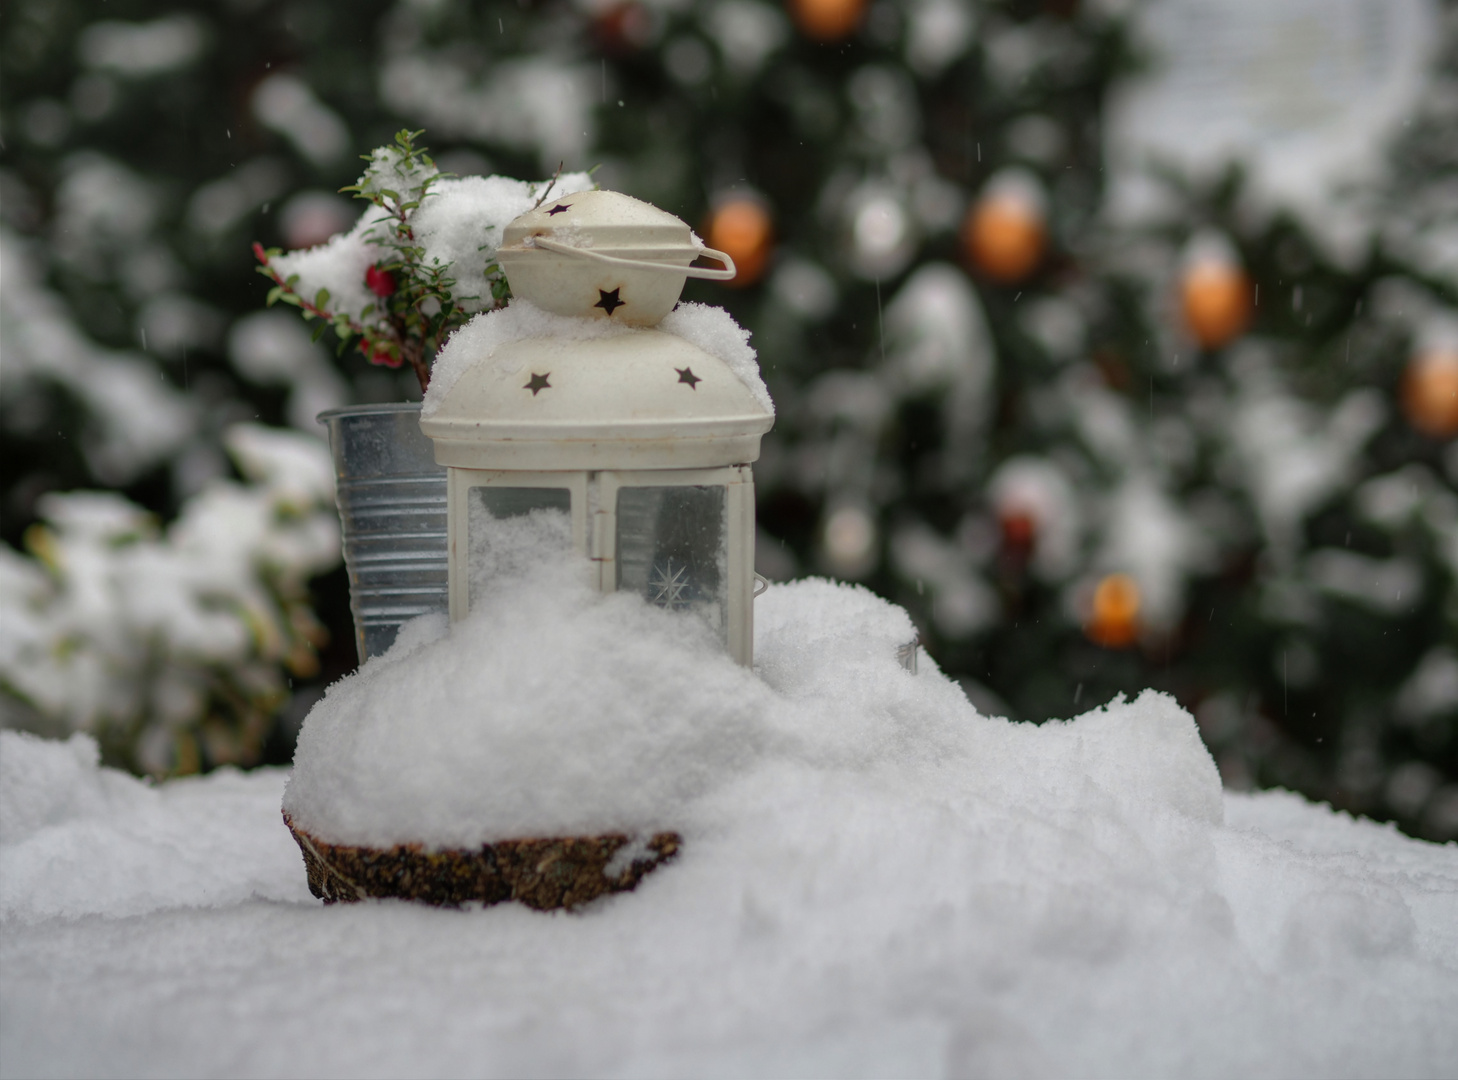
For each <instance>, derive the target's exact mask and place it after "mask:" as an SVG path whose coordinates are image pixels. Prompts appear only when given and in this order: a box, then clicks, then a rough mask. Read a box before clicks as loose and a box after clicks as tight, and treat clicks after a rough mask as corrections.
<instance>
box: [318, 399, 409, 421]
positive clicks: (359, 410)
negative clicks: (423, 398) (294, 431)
mask: <svg viewBox="0 0 1458 1080" xmlns="http://www.w3.org/2000/svg"><path fill="white" fill-rule="evenodd" d="M419 411H420V402H418V401H378V402H375V403H374V404H371V405H341V406H339V408H337V409H325V410H324V411H323V412H321V413H320V414H319V415H318V416H316V417H314V419H315V420H316V421H318V422H319V423H321V424H323V423H326V422H328V421H329V420H331V419H333V418H334V417H336V416H360V415H362V414H366V415H367V414H369V413H392V412H419Z"/></svg>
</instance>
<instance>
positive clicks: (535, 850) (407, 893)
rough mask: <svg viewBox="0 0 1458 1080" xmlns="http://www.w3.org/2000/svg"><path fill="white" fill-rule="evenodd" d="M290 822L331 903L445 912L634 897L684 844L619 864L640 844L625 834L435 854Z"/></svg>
mask: <svg viewBox="0 0 1458 1080" xmlns="http://www.w3.org/2000/svg"><path fill="white" fill-rule="evenodd" d="M284 824H286V825H287V826H288V827H289V832H290V833H292V834H293V837H294V841H295V842H296V843H297V844H298V845H299V850H300V851H302V852H303V853H304V867H305V869H306V870H307V871H308V875H309V891H310V892H311V893H313V894H314V895H315V896H317V897H318V898H319V899H321V900H323V901H324V902H325V903H326V904H333V903H338V902H346V903H350V902H354V901H357V900H364V899H367V898H376V899H384V898H396V899H404V900H419V901H421V902H423V903H426V904H435V905H438V906H443V907H458V906H460V905H461V904H465V903H468V902H471V901H478V902H480V903H483V904H499V903H501V902H502V901H504V900H516V901H519V902H520V903H523V904H526V905H527V906H528V907H532V908H536V909H537V910H538V911H549V910H552V909H555V908H575V907H579V906H580V905H582V904H586V903H588V902H589V901H592V900H596V899H597V898H598V897H599V896H605V895H607V894H608V893H617V892H629V891H631V890H632V889H634V888H636V887H637V885H638V882H640V881H642V880H643V878H644V876H645V875H647V874H649V873H651V872H652V871H653V870H655V869H657V868H658V867H659V866H661V865H663V864H664V863H666V862H668V861H669V860H670V859H672V858H673V857H674V856H675V855H677V854H678V849H679V847H680V846H681V845H682V844H683V838H682V837H681V836H679V834H678V833H675V832H661V833H655V834H654V835H653V837H652V838H651V839H650V840H649V841H648V842H647V844H645V845H643V848H642V850H641V851H639V852H634V853H633V854H632V857H631V858H622V859H618V860H616V863H615V860H614V856H616V855H618V853H619V852H620V851H622V849H623V848H624V847H625V846H626V845H627V844H629V843H630V842H631V839H632V838H631V837H629V836H627V835H626V834H624V833H604V834H603V835H601V836H558V837H549V838H542V839H532V840H498V841H496V842H495V843H491V844H483V845H482V846H481V847H479V848H475V849H471V850H459V849H447V850H444V851H427V850H426V849H425V847H424V845H422V844H397V845H395V846H394V847H390V848H373V847H356V846H353V845H349V844H331V843H329V842H327V841H325V840H321V839H319V838H318V837H317V836H313V835H311V834H309V833H307V832H305V831H304V830H303V829H300V828H297V827H296V826H295V825H294V823H293V821H292V820H290V818H289V816H288V814H285V815H284ZM624 854H627V853H624ZM610 865H611V866H612V869H611V872H609V866H610Z"/></svg>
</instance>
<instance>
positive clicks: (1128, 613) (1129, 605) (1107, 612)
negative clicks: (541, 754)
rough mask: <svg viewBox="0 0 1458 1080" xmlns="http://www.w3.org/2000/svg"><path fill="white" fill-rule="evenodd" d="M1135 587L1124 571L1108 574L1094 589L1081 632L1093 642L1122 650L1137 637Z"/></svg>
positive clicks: (1137, 589) (1136, 591)
mask: <svg viewBox="0 0 1458 1080" xmlns="http://www.w3.org/2000/svg"><path fill="white" fill-rule="evenodd" d="M1139 603H1140V600H1139V586H1138V584H1136V583H1135V581H1134V579H1133V578H1132V577H1130V576H1129V575H1128V574H1109V575H1107V576H1105V577H1103V578H1101V579H1100V580H1099V583H1098V585H1097V586H1096V587H1095V588H1094V592H1093V604H1092V607H1091V610H1090V612H1089V618H1088V623H1087V624H1086V625H1085V626H1084V633H1086V634H1087V635H1088V637H1089V640H1091V641H1093V642H1094V643H1095V644H1098V645H1102V646H1104V647H1105V648H1109V649H1122V648H1125V647H1126V646H1128V645H1132V644H1133V643H1134V639H1135V638H1136V637H1138V636H1139Z"/></svg>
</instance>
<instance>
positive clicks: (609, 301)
mask: <svg viewBox="0 0 1458 1080" xmlns="http://www.w3.org/2000/svg"><path fill="white" fill-rule="evenodd" d="M622 291H623V290H622V286H619V287H618V288H616V289H614V290H612V291H611V292H609V291H608V290H607V289H598V290H597V292H598V295H599V296H601V297H602V299H601V300H599V301H598V302H597V303H595V304H593V305H592V306H593V307H600V308H602V309H603V310H604V311H606V312H607V313H608V315H609V316H611V315H612V313H613V312H614V311H616V310H617V309H618V308H620V307H622V306H623V305H624V304H626V303H627V301H626V300H619V299H618V293H620V292H622Z"/></svg>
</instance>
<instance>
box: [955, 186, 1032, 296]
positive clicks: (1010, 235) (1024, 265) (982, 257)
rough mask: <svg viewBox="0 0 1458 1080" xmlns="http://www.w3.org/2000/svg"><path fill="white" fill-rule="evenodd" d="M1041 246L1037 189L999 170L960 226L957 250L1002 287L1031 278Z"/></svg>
mask: <svg viewBox="0 0 1458 1080" xmlns="http://www.w3.org/2000/svg"><path fill="white" fill-rule="evenodd" d="M1047 242H1048V231H1047V213H1046V211H1045V209H1044V196H1043V191H1042V188H1041V186H1040V185H1039V184H1038V181H1037V180H1036V179H1035V178H1034V177H1033V176H1032V175H1031V174H1028V173H1024V172H1022V171H1021V170H1005V171H1004V172H1002V173H999V174H997V175H996V176H994V177H993V178H992V179H991V180H989V181H988V183H987V186H986V187H985V188H983V190H982V194H981V195H980V196H979V197H978V198H977V201H976V202H974V203H973V204H972V208H971V209H970V210H968V211H967V217H966V219H965V220H964V221H963V222H962V246H963V248H964V249H965V250H966V252H967V257H968V258H969V259H970V260H971V261H972V265H973V266H975V267H976V268H977V269H978V270H980V271H981V272H982V273H984V274H986V275H987V276H988V277H990V278H991V279H992V280H993V281H997V282H1001V283H1002V284H1004V285H1016V284H1017V283H1018V282H1020V281H1023V280H1025V279H1026V278H1027V277H1028V276H1029V275H1030V274H1032V272H1033V271H1034V270H1036V269H1037V268H1038V263H1040V262H1041V261H1042V260H1043V251H1044V249H1045V248H1046V247H1047Z"/></svg>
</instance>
